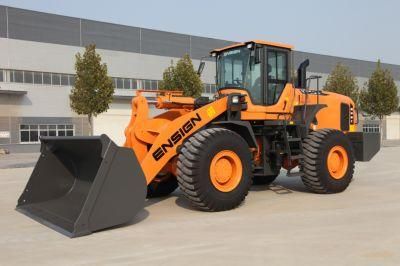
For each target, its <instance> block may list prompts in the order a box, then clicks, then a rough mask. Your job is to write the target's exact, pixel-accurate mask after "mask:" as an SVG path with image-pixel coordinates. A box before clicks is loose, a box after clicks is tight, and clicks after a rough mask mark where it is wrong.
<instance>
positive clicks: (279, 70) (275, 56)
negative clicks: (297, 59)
mask: <svg viewBox="0 0 400 266" xmlns="http://www.w3.org/2000/svg"><path fill="white" fill-rule="evenodd" d="M264 55H265V56H266V60H265V61H264V62H265V65H264V71H265V72H264V74H265V75H264V77H265V78H264V90H263V91H264V95H263V98H264V101H263V102H264V105H265V106H271V105H275V104H276V103H277V102H278V100H279V98H280V97H281V94H282V92H283V90H284V88H285V86H286V84H287V83H288V81H289V80H290V77H289V75H290V73H289V63H290V62H289V51H287V50H285V49H279V48H272V47H266V52H265V53H264Z"/></svg>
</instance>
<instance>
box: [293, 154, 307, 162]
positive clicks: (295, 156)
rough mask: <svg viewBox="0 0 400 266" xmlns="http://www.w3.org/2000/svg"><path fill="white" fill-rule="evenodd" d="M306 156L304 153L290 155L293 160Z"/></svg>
mask: <svg viewBox="0 0 400 266" xmlns="http://www.w3.org/2000/svg"><path fill="white" fill-rule="evenodd" d="M303 158H304V155H303V154H298V155H292V156H290V159H292V161H293V160H298V159H303Z"/></svg>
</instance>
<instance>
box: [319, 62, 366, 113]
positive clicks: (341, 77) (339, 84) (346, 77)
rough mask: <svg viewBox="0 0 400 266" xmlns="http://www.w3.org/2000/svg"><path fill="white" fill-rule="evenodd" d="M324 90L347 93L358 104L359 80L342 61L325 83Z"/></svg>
mask: <svg viewBox="0 0 400 266" xmlns="http://www.w3.org/2000/svg"><path fill="white" fill-rule="evenodd" d="M324 90H325V91H331V92H335V93H339V94H342V95H346V96H348V97H350V98H351V99H352V100H353V101H354V103H355V104H356V105H358V100H359V88H358V85H357V80H356V78H355V77H354V76H353V74H352V73H351V71H350V69H349V68H348V67H346V66H344V65H342V64H341V63H339V64H337V65H336V66H335V68H334V69H333V70H332V72H331V74H330V75H329V77H328V79H327V81H326V83H325V86H324Z"/></svg>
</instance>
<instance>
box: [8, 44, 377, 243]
mask: <svg viewBox="0 0 400 266" xmlns="http://www.w3.org/2000/svg"><path fill="white" fill-rule="evenodd" d="M292 49H293V47H292V46H290V45H285V44H280V43H274V42H267V41H259V40H255V41H249V42H244V43H238V44H235V45H232V46H229V47H225V48H222V49H215V50H213V51H211V53H210V56H212V57H214V58H215V61H216V84H217V93H216V94H215V96H214V98H213V99H210V98H206V97H200V98H197V99H194V98H191V97H185V96H184V95H183V94H182V92H179V91H140V90H138V91H137V95H136V97H134V98H133V99H132V114H131V118H130V121H129V124H128V125H127V127H126V129H125V136H126V142H125V144H124V146H123V147H119V146H117V145H116V144H115V143H114V142H113V141H112V140H111V139H110V138H109V137H107V136H106V135H102V136H95V137H78V136H76V137H42V138H41V154H40V158H39V160H38V162H37V164H36V166H35V168H34V169H33V172H32V175H31V177H30V179H29V181H28V183H27V185H26V188H25V189H24V191H23V192H22V195H21V196H20V198H19V200H18V204H17V207H16V209H17V210H18V211H20V212H22V213H24V214H26V215H27V216H29V217H31V218H33V219H35V220H37V221H39V222H40V223H42V224H45V225H47V226H49V227H51V228H53V229H55V230H57V231H58V232H61V233H63V234H65V235H67V236H70V237H78V236H83V235H88V234H90V233H92V232H95V231H98V230H102V229H106V228H110V227H113V226H116V225H122V224H126V223H128V222H129V221H131V220H132V219H133V218H134V217H135V215H136V214H137V213H138V212H140V210H141V209H142V208H144V204H145V200H146V198H149V197H159V196H166V195H168V194H169V193H171V192H172V191H174V190H175V189H176V188H177V187H178V186H179V188H180V190H181V192H182V194H183V195H184V196H185V197H186V198H187V199H188V200H189V201H190V203H191V204H192V205H193V207H194V208H196V209H199V210H202V211H210V212H214V211H226V210H230V209H233V208H235V207H237V206H239V205H240V204H241V203H242V202H243V201H244V199H245V197H246V195H247V194H248V192H249V189H250V186H251V185H252V184H269V183H271V182H272V181H274V179H275V178H276V177H277V176H278V175H279V173H280V172H281V170H282V169H285V170H286V173H287V175H288V176H299V177H300V178H301V180H302V181H303V183H304V185H305V186H306V187H307V188H308V189H309V190H310V191H311V192H314V193H320V194H329V193H338V192H342V191H344V190H345V189H346V188H347V186H348V185H349V184H350V182H351V180H352V177H353V172H354V163H355V161H369V160H371V158H372V157H373V156H374V155H375V154H376V153H377V152H378V151H379V149H380V136H379V133H363V132H357V124H358V119H359V118H358V112H357V108H356V105H355V103H354V102H353V101H352V100H351V99H350V98H348V97H346V96H343V95H339V94H335V93H332V92H326V91H321V90H319V88H317V89H316V90H315V89H314V90H312V89H310V88H309V86H308V85H307V81H308V80H309V79H308V78H307V74H306V72H307V66H308V65H309V61H308V60H306V61H304V62H303V63H301V64H300V66H299V67H298V70H297V73H294V71H292V64H293V56H292ZM203 67H204V65H203ZM296 76H297V77H296ZM295 80H296V81H295ZM149 93H153V94H155V96H156V97H155V99H156V100H154V101H152V102H150V101H148V100H147V98H146V97H145V95H146V94H149ZM153 99H154V98H153ZM149 105H154V106H155V107H156V108H158V109H163V110H165V112H163V113H161V114H159V115H157V116H155V117H153V118H150V117H149V108H150V107H149Z"/></svg>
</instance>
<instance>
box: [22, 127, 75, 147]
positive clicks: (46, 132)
mask: <svg viewBox="0 0 400 266" xmlns="http://www.w3.org/2000/svg"><path fill="white" fill-rule="evenodd" d="M19 131H20V141H21V143H39V137H40V136H74V135H75V129H74V125H20V129H19Z"/></svg>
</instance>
